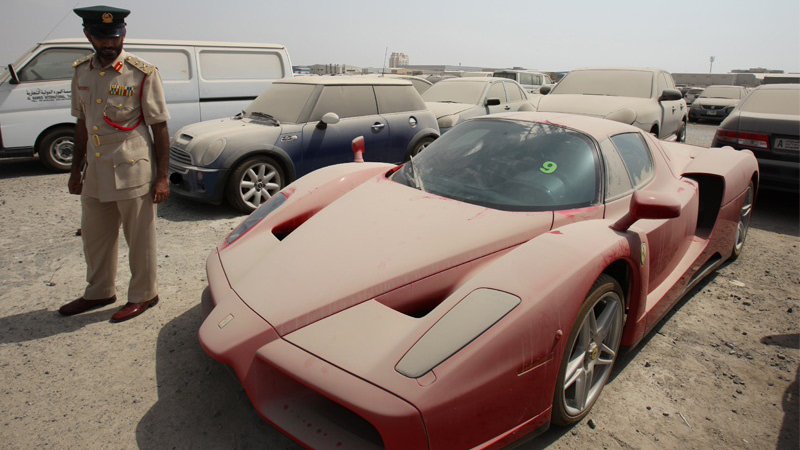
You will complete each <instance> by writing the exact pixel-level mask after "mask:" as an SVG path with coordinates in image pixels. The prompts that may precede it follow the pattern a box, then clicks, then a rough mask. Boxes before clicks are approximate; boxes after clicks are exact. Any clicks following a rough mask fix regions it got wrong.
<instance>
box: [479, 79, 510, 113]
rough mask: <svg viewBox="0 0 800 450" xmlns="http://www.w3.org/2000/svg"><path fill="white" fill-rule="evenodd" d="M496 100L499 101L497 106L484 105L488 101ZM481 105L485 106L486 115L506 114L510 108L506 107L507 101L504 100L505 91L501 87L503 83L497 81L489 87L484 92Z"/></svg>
mask: <svg viewBox="0 0 800 450" xmlns="http://www.w3.org/2000/svg"><path fill="white" fill-rule="evenodd" d="M492 99H498V100H500V104H499V105H486V102H487V101H488V100H492ZM482 104H483V105H486V114H496V113H501V112H507V111H509V110H510V109H511V108H510V107H509V106H508V100H507V98H506V91H505V88H504V87H503V82H502V81H500V80H497V81H495V82H493V83H491V84H490V85H489V89H487V90H486V97H484V100H483V103H482Z"/></svg>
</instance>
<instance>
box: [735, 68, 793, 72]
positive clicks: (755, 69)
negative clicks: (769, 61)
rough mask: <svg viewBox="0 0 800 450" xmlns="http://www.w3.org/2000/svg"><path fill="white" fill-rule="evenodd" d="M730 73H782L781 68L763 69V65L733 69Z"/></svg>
mask: <svg viewBox="0 0 800 450" xmlns="http://www.w3.org/2000/svg"><path fill="white" fill-rule="evenodd" d="M731 73H783V71H782V70H773V69H765V68H763V67H753V68H750V69H746V70H743V69H735V70H731Z"/></svg>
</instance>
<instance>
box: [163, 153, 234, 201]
mask: <svg viewBox="0 0 800 450" xmlns="http://www.w3.org/2000/svg"><path fill="white" fill-rule="evenodd" d="M228 172H229V170H228V169H205V168H199V167H194V166H187V165H183V164H180V163H176V162H174V161H170V162H169V180H170V190H171V191H172V192H173V193H174V194H176V195H178V196H180V197H184V198H189V199H192V200H197V201H200V202H206V203H215V204H219V203H222V198H223V196H224V195H225V182H226V181H227V179H228Z"/></svg>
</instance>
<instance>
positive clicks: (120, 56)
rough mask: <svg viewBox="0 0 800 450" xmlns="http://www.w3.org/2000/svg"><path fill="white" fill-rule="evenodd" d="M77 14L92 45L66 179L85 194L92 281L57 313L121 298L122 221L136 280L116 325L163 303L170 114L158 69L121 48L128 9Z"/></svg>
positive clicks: (76, 96) (83, 67) (76, 95)
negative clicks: (161, 227)
mask: <svg viewBox="0 0 800 450" xmlns="http://www.w3.org/2000/svg"><path fill="white" fill-rule="evenodd" d="M74 11H75V13H76V14H77V15H79V16H80V17H81V18H83V26H84V30H83V32H84V34H85V35H86V38H87V39H89V41H90V42H91V44H92V46H93V47H94V49H95V53H94V54H93V55H89V56H87V57H85V58H82V59H79V60H77V61H75V63H74V64H73V65H74V66H75V75H74V77H73V78H72V115H73V116H75V117H77V118H78V122H77V125H76V129H75V151H74V156H73V160H72V170H71V173H70V178H69V192H70V193H71V194H80V196H81V212H82V215H81V236H82V238H83V251H84V255H85V257H86V266H87V267H86V281H87V283H88V286H87V287H86V290H85V291H84V294H83V296H82V297H80V298H78V299H77V300H74V301H72V302H70V303H68V304H66V305H64V306H62V307H61V308H60V309H59V312H60V313H61V314H63V315H67V316H70V315H73V314H78V313H82V312H84V311H87V310H89V309H93V308H97V307H101V306H104V305H108V304H110V303H114V302H115V301H116V295H115V279H116V274H117V254H118V242H119V228H120V225H122V229H123V233H124V235H125V240H126V241H127V242H128V247H129V248H130V255H129V256H130V258H129V260H130V269H131V280H130V285H129V288H128V303H127V304H126V305H125V306H123V307H122V308H121V309H120V310H119V311H117V312H116V313H115V314H114V315H113V316H112V318H111V320H112V321H114V322H118V321H123V320H127V319H131V318H133V317H136V316H138V315H139V314H141V313H143V312H144V311H146V310H147V309H148V308H149V307H151V306H154V305H155V304H156V303H157V302H158V289H157V286H156V267H157V259H156V230H155V203H160V202H162V201H164V200H165V199H166V198H167V196H168V195H169V184H168V181H167V164H168V161H169V135H168V132H167V124H166V122H167V119H169V113H168V112H167V105H166V102H165V100H164V91H163V87H162V84H161V77H160V75H159V74H158V70H157V69H156V68H155V67H154V66H152V65H150V64H148V63H146V62H144V61H142V60H140V59H139V58H137V57H136V56H133V55H131V54H128V53H126V52H125V51H123V50H122V43H123V41H124V39H125V21H124V19H125V17H126V16H127V15H128V14H129V13H130V11H128V10H125V9H119V8H112V7H108V6H94V7H88V8H77V9H75V10H74ZM148 126H149V127H150V128H151V129H152V136H151V135H150V132H149V131H148ZM84 166H85V169H84Z"/></svg>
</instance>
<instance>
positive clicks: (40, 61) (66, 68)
mask: <svg viewBox="0 0 800 450" xmlns="http://www.w3.org/2000/svg"><path fill="white" fill-rule="evenodd" d="M90 53H92V51H91V50H89V49H81V48H52V49H48V50H45V51H43V52H41V53H39V54H38V55H36V57H35V58H33V60H31V62H29V63H28V64H26V65H25V67H23V68H22V69H21V70H19V72H17V76H18V77H19V80H20V81H47V80H69V79H71V78H72V74H73V73H75V69H74V68H73V67H72V63H73V62H75V60H76V59H79V58H83V57H84V56H86V55H88V54H90Z"/></svg>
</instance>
